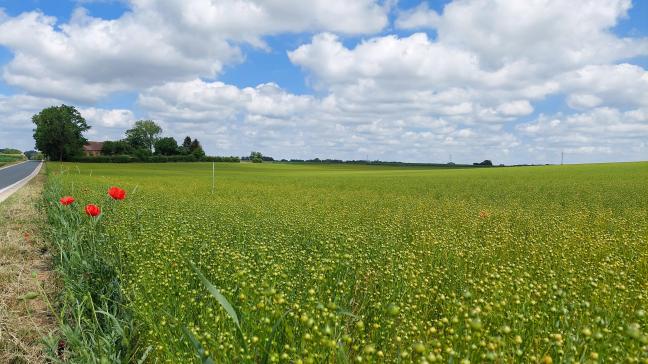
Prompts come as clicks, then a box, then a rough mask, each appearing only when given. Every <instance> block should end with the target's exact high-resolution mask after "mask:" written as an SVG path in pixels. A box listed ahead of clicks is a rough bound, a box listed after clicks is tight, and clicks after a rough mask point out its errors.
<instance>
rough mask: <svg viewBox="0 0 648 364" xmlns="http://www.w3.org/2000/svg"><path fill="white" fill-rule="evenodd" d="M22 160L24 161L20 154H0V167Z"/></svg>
mask: <svg viewBox="0 0 648 364" xmlns="http://www.w3.org/2000/svg"><path fill="white" fill-rule="evenodd" d="M23 159H25V156H24V155H22V154H1V153H0V167H2V166H5V165H7V164H10V163H14V162H17V161H21V160H23Z"/></svg>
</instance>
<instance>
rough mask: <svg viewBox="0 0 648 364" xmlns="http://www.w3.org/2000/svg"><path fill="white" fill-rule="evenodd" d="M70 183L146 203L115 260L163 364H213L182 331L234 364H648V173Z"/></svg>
mask: <svg viewBox="0 0 648 364" xmlns="http://www.w3.org/2000/svg"><path fill="white" fill-rule="evenodd" d="M62 168H63V170H64V171H66V173H64V174H63V177H56V178H61V179H62V181H63V183H64V188H65V193H67V194H70V195H73V196H75V197H77V199H78V200H79V202H80V203H81V204H85V203H89V202H102V201H104V199H105V190H106V188H107V187H108V186H111V185H117V186H121V187H123V188H125V189H127V191H128V192H129V195H128V197H127V199H126V200H125V201H124V202H123V204H121V205H120V206H119V207H118V208H117V209H116V210H115V211H114V212H111V213H106V216H105V218H106V220H104V221H103V223H104V224H106V226H109V229H108V230H109V234H110V235H111V237H112V241H111V242H110V244H109V245H108V246H106V247H105V249H106V251H119V252H121V253H123V256H125V257H126V258H125V259H126V262H125V266H126V268H125V270H124V271H123V272H122V277H121V281H122V285H123V288H124V290H125V291H126V293H127V294H128V295H129V296H130V297H131V298H132V301H131V302H130V308H131V309H132V310H133V312H134V314H135V317H136V319H137V320H138V321H139V322H140V323H141V324H142V325H143V327H144V328H145V329H146V330H145V332H144V335H143V337H142V338H141V341H142V342H141V345H143V346H144V347H146V346H148V345H151V347H152V351H151V353H150V355H149V359H150V361H151V362H156V360H157V361H158V362H174V363H180V362H191V361H197V359H196V356H195V354H194V346H193V345H192V344H191V342H190V341H189V339H188V337H187V335H185V334H183V327H187V328H188V329H189V330H190V331H191V332H192V333H193V335H194V336H195V337H196V338H197V339H198V341H199V343H200V345H201V346H202V347H203V348H204V349H205V350H206V351H207V356H209V357H211V358H213V359H214V361H215V362H218V363H220V362H243V361H254V362H257V361H259V359H260V358H261V357H262V356H263V353H264V350H266V349H267V350H268V351H269V352H270V356H269V360H270V361H276V362H286V363H301V362H314V363H323V362H336V363H344V362H347V361H348V362H355V361H360V360H363V361H369V362H413V361H415V362H423V361H441V362H453V363H459V362H461V360H469V362H471V363H477V362H484V361H489V360H490V361H495V362H511V361H516V362H539V361H543V362H547V363H548V362H550V361H549V358H551V359H552V360H553V362H554V363H557V362H572V361H575V362H587V361H589V360H592V361H597V360H600V359H605V361H606V362H632V361H634V360H636V361H645V360H647V359H648V351H647V350H646V346H647V345H648V315H647V314H646V312H647V311H648V163H623V164H601V165H578V166H546V167H521V168H496V169H495V168H493V169H465V170H440V169H439V170H435V169H426V168H404V167H379V166H339V165H327V166H314V165H281V164H261V165H258V164H234V163H231V164H217V165H216V191H215V193H214V194H211V183H212V180H211V173H212V172H211V164H210V163H189V164H181V163H173V164H128V165H114V164H64V165H63V167H62ZM49 169H50V172H55V171H60V170H61V167H60V166H59V164H51V165H50V167H49ZM189 260H193V261H194V262H196V265H197V266H198V267H200V269H201V270H202V272H204V273H205V275H206V276H207V278H208V279H209V280H210V281H211V282H212V283H213V284H214V285H215V286H216V287H218V288H220V289H221V292H222V293H223V295H224V296H225V297H226V298H227V299H228V300H229V301H230V302H231V303H232V305H233V306H234V307H235V308H236V310H237V311H238V313H239V315H240V317H241V328H242V332H243V334H244V341H245V347H247V350H245V349H244V346H243V345H242V344H241V341H240V340H239V338H238V337H237V334H236V332H237V331H236V329H235V326H234V324H233V322H232V320H231V319H230V318H229V316H227V314H226V313H225V311H224V310H223V308H222V307H221V306H220V305H219V304H218V303H217V302H216V300H215V299H214V298H213V297H212V296H210V295H209V292H207V291H206V289H205V288H204V286H203V285H202V284H201V283H200V281H199V280H198V279H197V277H196V275H195V274H194V273H193V271H192V270H191V268H190V267H189V265H188V261H189ZM282 317H283V319H282ZM273 327H274V329H273ZM269 338H273V339H272V340H269V341H266V340H267V339H269Z"/></svg>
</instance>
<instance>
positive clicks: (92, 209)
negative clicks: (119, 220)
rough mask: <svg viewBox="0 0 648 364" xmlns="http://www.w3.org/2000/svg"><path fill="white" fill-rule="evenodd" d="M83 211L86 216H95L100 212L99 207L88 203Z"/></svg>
mask: <svg viewBox="0 0 648 364" xmlns="http://www.w3.org/2000/svg"><path fill="white" fill-rule="evenodd" d="M85 213H86V214H87V215H88V216H92V217H97V216H99V214H101V209H100V208H99V206H97V205H93V204H89V205H87V206H86V207H85Z"/></svg>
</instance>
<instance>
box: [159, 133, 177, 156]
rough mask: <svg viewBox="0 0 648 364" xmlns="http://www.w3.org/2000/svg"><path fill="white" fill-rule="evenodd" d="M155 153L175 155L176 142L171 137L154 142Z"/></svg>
mask: <svg viewBox="0 0 648 364" xmlns="http://www.w3.org/2000/svg"><path fill="white" fill-rule="evenodd" d="M155 153H157V154H161V155H176V154H178V142H177V141H176V140H175V139H174V138H172V137H166V138H160V139H158V140H157V141H155Z"/></svg>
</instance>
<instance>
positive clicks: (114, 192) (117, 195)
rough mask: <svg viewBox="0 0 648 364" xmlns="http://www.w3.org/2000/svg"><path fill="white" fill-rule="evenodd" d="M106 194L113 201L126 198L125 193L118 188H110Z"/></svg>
mask: <svg viewBox="0 0 648 364" xmlns="http://www.w3.org/2000/svg"><path fill="white" fill-rule="evenodd" d="M108 194H109V195H110V197H112V198H114V199H115V200H123V199H124V198H126V191H124V190H122V189H121V188H119V187H110V188H109V189H108Z"/></svg>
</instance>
